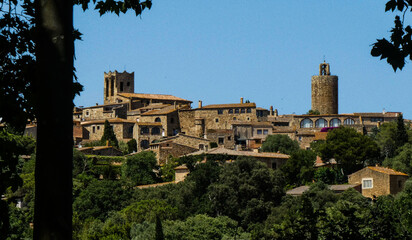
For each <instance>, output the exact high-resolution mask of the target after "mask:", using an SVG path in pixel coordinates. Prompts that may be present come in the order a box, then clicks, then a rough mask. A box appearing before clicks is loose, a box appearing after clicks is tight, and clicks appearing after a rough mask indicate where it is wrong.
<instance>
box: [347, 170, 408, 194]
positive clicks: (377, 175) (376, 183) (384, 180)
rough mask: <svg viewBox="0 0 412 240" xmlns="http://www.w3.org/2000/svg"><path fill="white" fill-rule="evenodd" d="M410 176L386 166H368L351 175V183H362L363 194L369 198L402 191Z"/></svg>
mask: <svg viewBox="0 0 412 240" xmlns="http://www.w3.org/2000/svg"><path fill="white" fill-rule="evenodd" d="M408 178H409V176H408V175H407V174H405V173H402V172H398V171H395V170H393V169H390V168H384V167H366V168H364V169H361V170H359V171H357V172H355V173H352V174H351V175H349V179H348V182H349V184H354V185H357V184H360V185H362V195H363V196H365V197H369V198H374V197H379V196H382V195H388V194H397V193H398V192H400V191H402V189H403V187H404V186H405V182H406V180H407V179H408Z"/></svg>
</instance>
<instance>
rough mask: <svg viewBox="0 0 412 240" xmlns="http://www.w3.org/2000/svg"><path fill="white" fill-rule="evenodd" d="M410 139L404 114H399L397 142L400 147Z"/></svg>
mask: <svg viewBox="0 0 412 240" xmlns="http://www.w3.org/2000/svg"><path fill="white" fill-rule="evenodd" d="M408 140H409V136H408V133H407V132H406V128H405V123H404V122H403V116H402V114H399V116H398V119H397V121H396V132H395V144H396V146H397V147H398V148H400V147H402V146H403V145H404V144H405V143H407V142H408Z"/></svg>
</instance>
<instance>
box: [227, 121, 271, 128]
mask: <svg viewBox="0 0 412 240" xmlns="http://www.w3.org/2000/svg"><path fill="white" fill-rule="evenodd" d="M232 125H250V126H254V127H273V125H272V123H271V122H233V123H232Z"/></svg>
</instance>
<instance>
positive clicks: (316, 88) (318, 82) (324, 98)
mask: <svg viewBox="0 0 412 240" xmlns="http://www.w3.org/2000/svg"><path fill="white" fill-rule="evenodd" d="M312 110H317V111H319V112H320V114H338V76H333V75H330V66H329V63H321V64H320V65H319V75H318V76H312Z"/></svg>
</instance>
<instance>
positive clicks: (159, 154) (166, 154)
mask: <svg viewBox="0 0 412 240" xmlns="http://www.w3.org/2000/svg"><path fill="white" fill-rule="evenodd" d="M149 149H150V151H152V152H154V153H155V154H156V159H157V164H159V165H163V164H166V163H167V162H168V160H169V158H170V157H173V158H178V157H181V156H183V155H186V154H189V153H192V152H196V151H198V150H199V149H197V148H193V147H190V146H186V145H182V144H179V143H175V142H173V140H172V139H169V140H167V141H161V142H156V143H152V144H150V148H149Z"/></svg>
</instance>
